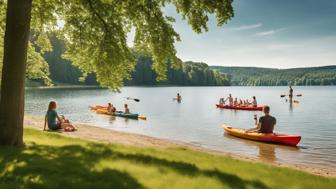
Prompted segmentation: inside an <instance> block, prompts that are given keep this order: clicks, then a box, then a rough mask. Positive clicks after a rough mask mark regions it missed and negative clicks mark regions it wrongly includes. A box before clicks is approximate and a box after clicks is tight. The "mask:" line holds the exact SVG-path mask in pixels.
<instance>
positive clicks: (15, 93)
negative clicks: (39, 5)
mask: <svg viewBox="0 0 336 189" xmlns="http://www.w3.org/2000/svg"><path fill="white" fill-rule="evenodd" d="M7 3H8V4H7V17H6V32H5V40H4V41H5V42H4V60H3V69H2V80H1V102H0V144H1V145H11V146H21V145H23V138H22V137H23V117H24V83H25V73H26V62H27V46H28V36H29V29H30V18H31V8H32V0H8V1H7Z"/></svg>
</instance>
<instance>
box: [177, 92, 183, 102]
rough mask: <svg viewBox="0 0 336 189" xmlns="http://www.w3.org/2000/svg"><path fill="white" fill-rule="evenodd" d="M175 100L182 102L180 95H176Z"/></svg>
mask: <svg viewBox="0 0 336 189" xmlns="http://www.w3.org/2000/svg"><path fill="white" fill-rule="evenodd" d="M176 100H177V101H179V102H180V101H181V100H182V97H181V95H180V93H177V96H176Z"/></svg>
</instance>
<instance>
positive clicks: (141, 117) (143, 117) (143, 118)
mask: <svg viewBox="0 0 336 189" xmlns="http://www.w3.org/2000/svg"><path fill="white" fill-rule="evenodd" d="M138 119H142V120H147V118H146V117H145V116H139V117H138Z"/></svg>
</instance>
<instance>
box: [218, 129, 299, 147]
mask: <svg viewBox="0 0 336 189" xmlns="http://www.w3.org/2000/svg"><path fill="white" fill-rule="evenodd" d="M223 128H224V130H225V131H226V132H228V133H229V134H230V135H232V136H235V137H239V138H244V139H249V140H255V141H261V142H267V143H276V144H283V145H289V146H296V145H297V144H298V143H299V142H300V140H301V136H298V135H286V134H279V133H272V134H265V133H246V132H245V130H243V129H237V128H232V127H230V126H228V125H223Z"/></svg>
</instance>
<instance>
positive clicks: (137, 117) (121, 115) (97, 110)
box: [89, 105, 147, 120]
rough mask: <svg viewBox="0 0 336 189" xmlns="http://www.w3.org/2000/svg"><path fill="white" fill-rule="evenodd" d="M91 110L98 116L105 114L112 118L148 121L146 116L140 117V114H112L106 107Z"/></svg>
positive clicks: (96, 107)
mask: <svg viewBox="0 0 336 189" xmlns="http://www.w3.org/2000/svg"><path fill="white" fill-rule="evenodd" d="M89 108H90V109H91V110H94V111H96V113H97V114H105V115H111V116H117V117H124V118H130V119H143V120H146V119H147V118H146V117H144V116H139V114H132V113H129V114H126V113H123V112H116V113H112V112H109V111H107V110H106V107H104V106H98V105H97V106H94V107H92V106H90V107H89Z"/></svg>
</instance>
